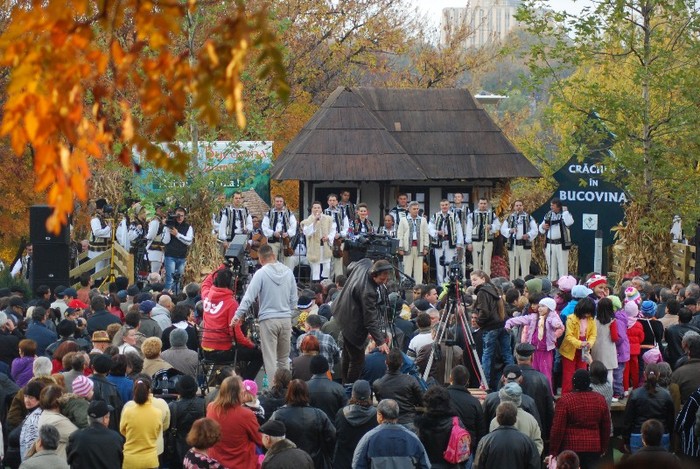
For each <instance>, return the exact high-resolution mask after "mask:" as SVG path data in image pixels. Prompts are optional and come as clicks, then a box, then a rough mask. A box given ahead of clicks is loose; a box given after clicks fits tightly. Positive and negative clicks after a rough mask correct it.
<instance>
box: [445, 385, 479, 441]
mask: <svg viewBox="0 0 700 469" xmlns="http://www.w3.org/2000/svg"><path fill="white" fill-rule="evenodd" d="M447 393H448V394H449V395H450V399H452V406H453V407H454V410H455V412H456V413H457V415H458V416H459V419H460V420H461V421H462V423H463V424H464V428H466V429H467V430H468V431H469V434H470V435H471V437H472V453H475V452H476V446H477V445H478V444H479V440H481V438H482V437H483V436H484V435H486V434H487V433H488V424H487V422H486V421H485V420H484V409H482V407H481V402H479V399H477V398H476V397H474V396H472V395H471V394H470V393H469V390H468V389H467V388H465V387H464V386H455V385H452V386H448V388H447Z"/></svg>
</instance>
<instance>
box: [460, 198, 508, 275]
mask: <svg viewBox="0 0 700 469" xmlns="http://www.w3.org/2000/svg"><path fill="white" fill-rule="evenodd" d="M500 229H501V222H500V221H499V220H498V218H497V217H496V215H495V214H494V213H493V211H491V210H486V211H481V210H475V211H474V212H472V214H471V216H470V217H468V218H467V244H471V245H472V256H473V257H474V269H478V270H483V271H484V272H486V273H487V274H489V275H491V256H492V255H493V237H494V235H497V234H498V233H499V231H500Z"/></svg>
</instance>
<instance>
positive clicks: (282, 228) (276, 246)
mask: <svg viewBox="0 0 700 469" xmlns="http://www.w3.org/2000/svg"><path fill="white" fill-rule="evenodd" d="M262 230H263V234H264V235H265V236H267V243H268V244H269V245H270V247H271V248H272V250H273V252H274V253H275V255H276V256H277V260H279V261H280V262H282V263H284V264H285V265H286V266H287V267H289V265H290V262H291V261H288V260H287V257H286V256H285V255H284V238H282V237H276V236H275V233H287V236H289V241H290V243H291V238H292V237H293V236H294V235H295V234H296V233H297V219H296V217H295V216H294V214H293V213H292V212H291V211H290V210H289V209H288V208H286V207H284V208H283V209H282V210H275V208H271V209H270V211H269V212H267V213H266V214H265V216H264V217H263V221H262ZM290 268H291V267H290Z"/></svg>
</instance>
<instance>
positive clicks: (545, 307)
mask: <svg viewBox="0 0 700 469" xmlns="http://www.w3.org/2000/svg"><path fill="white" fill-rule="evenodd" d="M516 325H519V326H525V327H526V330H525V331H524V334H525V340H523V342H527V343H529V344H532V345H534V346H535V354H534V356H533V362H532V367H533V368H534V369H536V370H537V371H539V372H541V373H543V374H544V375H545V376H546V377H547V380H548V381H549V386H550V388H551V387H552V366H553V363H554V349H555V347H556V342H557V339H558V338H559V336H561V335H562V334H563V333H564V324H562V322H561V319H559V315H558V314H557V304H556V302H555V301H554V299H553V298H548V297H545V298H542V299H541V300H540V301H539V303H538V307H537V311H535V312H533V313H532V314H526V315H523V316H518V317H514V318H510V319H508V321H506V326H505V327H506V330H510V329H511V328H512V327H513V326H516Z"/></svg>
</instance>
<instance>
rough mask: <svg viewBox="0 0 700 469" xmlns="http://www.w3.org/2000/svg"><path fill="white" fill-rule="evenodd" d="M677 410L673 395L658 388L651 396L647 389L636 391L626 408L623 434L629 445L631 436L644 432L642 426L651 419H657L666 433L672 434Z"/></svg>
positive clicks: (633, 392) (631, 395)
mask: <svg viewBox="0 0 700 469" xmlns="http://www.w3.org/2000/svg"><path fill="white" fill-rule="evenodd" d="M674 415H675V408H674V406H673V399H671V394H670V393H669V392H668V391H667V390H665V389H663V388H661V387H659V386H657V387H656V392H655V393H654V394H650V393H649V391H647V389H646V387H642V388H639V389H635V390H634V391H632V393H631V394H630V397H629V399H627V405H626V406H625V416H624V426H623V431H622V434H623V436H624V438H625V442H626V443H628V444H629V441H630V435H631V434H633V433H641V432H642V424H643V423H644V422H645V421H647V420H649V419H657V420H658V421H659V422H661V423H663V424H664V433H671V432H672V430H673V425H674V423H675V419H674Z"/></svg>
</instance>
